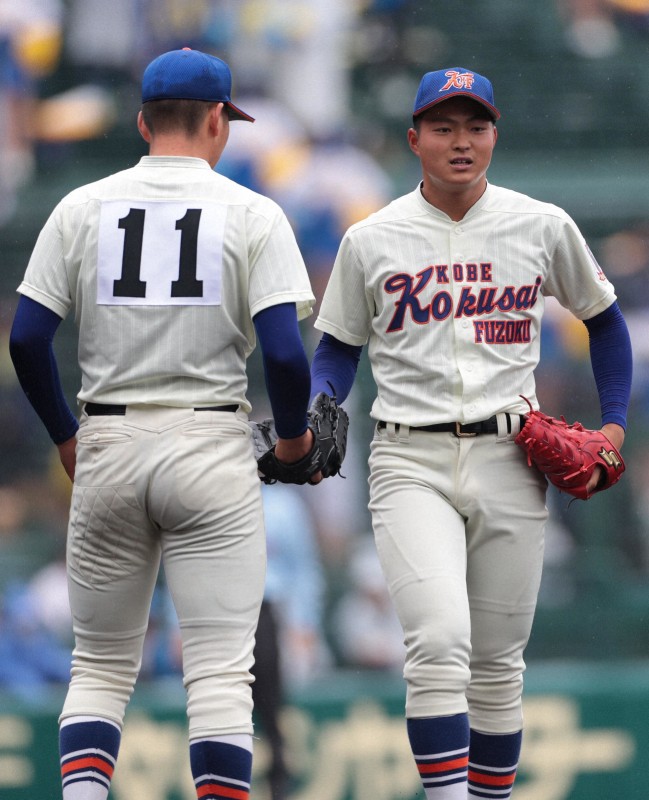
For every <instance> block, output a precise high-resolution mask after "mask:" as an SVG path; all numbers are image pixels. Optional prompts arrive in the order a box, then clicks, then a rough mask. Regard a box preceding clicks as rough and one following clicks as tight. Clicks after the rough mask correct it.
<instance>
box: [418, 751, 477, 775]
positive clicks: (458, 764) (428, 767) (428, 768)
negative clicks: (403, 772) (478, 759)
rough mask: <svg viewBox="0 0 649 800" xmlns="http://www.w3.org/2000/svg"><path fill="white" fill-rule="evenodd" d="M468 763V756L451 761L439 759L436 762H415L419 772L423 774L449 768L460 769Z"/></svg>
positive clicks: (444, 770) (445, 770)
mask: <svg viewBox="0 0 649 800" xmlns="http://www.w3.org/2000/svg"><path fill="white" fill-rule="evenodd" d="M468 763H469V757H468V756H464V757H463V758H454V759H453V760H452V761H440V762H439V763H437V764H417V766H418V768H419V774H420V775H425V774H426V773H428V772H447V771H448V770H451V769H461V768H462V767H466V766H467V765H468Z"/></svg>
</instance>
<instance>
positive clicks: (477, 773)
mask: <svg viewBox="0 0 649 800" xmlns="http://www.w3.org/2000/svg"><path fill="white" fill-rule="evenodd" d="M522 739H523V734H522V731H518V732H517V733H504V734H490V733H478V731H474V730H472V731H471V745H470V749H469V797H482V798H488V800H495V798H498V800H508V798H510V797H511V796H512V788H513V786H514V781H515V779H516V769H517V768H518V759H519V757H520V752H521V742H522Z"/></svg>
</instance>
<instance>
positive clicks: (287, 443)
mask: <svg viewBox="0 0 649 800" xmlns="http://www.w3.org/2000/svg"><path fill="white" fill-rule="evenodd" d="M315 445H316V438H315V434H314V433H313V431H312V430H311V428H307V429H306V431H305V432H304V433H303V434H302V436H297V437H296V438H295V439H280V438H278V439H277V443H276V444H275V457H276V458H277V460H278V461H280V462H281V463H282V464H285V465H287V466H288V465H291V464H294V463H295V462H297V461H301V460H302V459H303V458H305V457H306V456H308V455H309V453H311V452H312V451H313V448H314V446H315ZM321 480H322V472H321V471H319V470H318V472H316V473H314V474H313V475H311V476H310V477H309V483H314V484H315V483H320V481H321Z"/></svg>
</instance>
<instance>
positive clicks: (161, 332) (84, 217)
mask: <svg viewBox="0 0 649 800" xmlns="http://www.w3.org/2000/svg"><path fill="white" fill-rule="evenodd" d="M18 291H19V292H21V293H22V294H24V295H26V296H28V297H30V298H32V299H33V300H36V301H37V302H39V303H41V304H42V305H44V306H47V307H48V308H49V309H51V310H52V311H54V312H56V313H57V314H58V315H59V316H61V317H62V318H65V316H66V315H67V314H68V312H69V310H70V309H71V308H72V307H73V306H74V308H75V315H76V316H75V319H76V322H77V325H78V326H79V364H80V367H81V372H82V386H81V390H80V392H79V400H81V401H93V402H98V403H123V404H133V403H136V404H141V403H148V404H158V405H167V406H190V407H192V406H200V405H229V404H239V405H240V406H241V408H242V409H243V410H244V411H246V412H249V411H250V404H249V402H248V400H247V399H246V390H247V378H246V372H245V362H246V358H247V357H248V356H249V355H250V352H251V351H252V349H253V348H254V346H255V331H254V325H253V323H252V317H253V316H254V315H255V314H256V313H258V312H259V311H261V310H263V309H264V308H267V307H269V306H272V305H276V304H278V303H295V304H296V306H297V310H298V318H300V319H301V318H303V317H305V316H307V315H308V314H310V313H311V311H312V305H313V303H314V300H315V298H314V296H313V293H312V291H311V286H310V283H309V278H308V275H307V271H306V268H305V265H304V261H303V259H302V256H301V254H300V252H299V249H298V246H297V243H296V241H295V237H294V234H293V231H292V229H291V227H290V225H289V223H288V220H287V219H286V216H285V215H284V213H283V212H282V210H281V209H280V208H279V206H278V205H277V204H276V203H274V202H273V201H272V200H270V199H268V198H266V197H263V196H262V195H259V194H256V193H255V192H252V191H250V190H249V189H246V188H244V187H242V186H240V185H238V184H236V183H234V182H232V181H231V180H229V179H228V178H225V177H223V176H222V175H219V174H217V173H216V172H214V171H213V170H212V169H211V167H210V166H209V164H208V163H207V162H206V161H204V160H203V159H199V158H187V157H168V156H145V157H143V158H142V159H141V160H140V162H139V163H138V164H137V165H136V166H135V167H133V168H131V169H127V170H124V171H122V172H119V173H116V174H114V175H111V176H109V177H107V178H105V179H103V180H100V181H97V182H96V183H92V184H89V185H87V186H82V187H81V188H79V189H76V190H75V191H73V192H71V193H70V194H69V195H67V196H66V197H65V198H64V199H63V200H62V201H61V202H60V203H59V205H58V206H57V207H56V208H55V210H54V211H53V213H52V215H51V216H50V218H49V220H48V221H47V223H46V225H45V226H44V228H43V230H42V232H41V235H40V237H39V239H38V241H37V243H36V246H35V248H34V251H33V253H32V257H31V259H30V262H29V265H28V267H27V271H26V273H25V278H24V280H23V282H22V283H21V284H20V286H19V289H18Z"/></svg>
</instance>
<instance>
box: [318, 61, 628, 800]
mask: <svg viewBox="0 0 649 800" xmlns="http://www.w3.org/2000/svg"><path fill="white" fill-rule="evenodd" d="M499 117H500V113H499V111H498V109H497V108H496V106H495V104H494V96H493V89H492V85H491V83H490V81H489V80H488V79H487V78H485V77H484V76H482V75H479V74H478V73H476V72H474V71H473V70H470V69H465V68H463V67H455V68H450V69H442V70H435V71H432V72H429V73H427V74H426V75H424V76H423V78H422V80H421V84H420V86H419V90H418V92H417V96H416V100H415V104H414V109H413V123H412V127H411V128H410V129H409V130H408V144H409V146H410V149H411V150H412V152H413V153H414V154H415V156H417V158H418V159H419V160H420V162H421V170H422V181H421V182H420V183H419V185H418V186H417V187H416V188H415V189H414V191H412V192H410V193H408V194H406V195H405V196H403V197H400V198H398V199H397V200H395V201H394V202H392V203H390V204H389V205H388V206H387V207H385V208H384V209H382V210H380V211H378V212H377V213H374V214H372V215H371V216H370V217H368V218H367V219H366V220H364V221H361V222H359V223H357V224H355V225H353V226H352V227H351V228H350V229H349V230H348V231H347V233H346V234H345V236H344V238H343V241H342V243H341V245H340V248H339V251H338V255H337V258H336V261H335V264H334V267H333V271H332V274H331V276H330V279H329V282H328V286H327V288H326V291H325V294H324V298H323V300H322V305H321V308H320V312H319V316H318V319H317V321H316V323H315V325H316V328H318V329H319V330H321V331H323V336H322V338H321V341H320V343H319V345H318V348H317V350H316V353H315V356H314V359H313V363H312V367H311V378H312V392H313V393H314V394H315V393H317V392H321V391H324V392H329V393H331V392H332V389H331V387H335V392H336V395H337V398H338V401H339V402H343V401H344V399H345V397H346V396H347V394H348V392H349V390H350V388H351V385H352V383H353V380H354V376H355V374H356V369H357V364H358V359H359V357H360V354H361V350H362V348H363V347H364V346H365V345H366V344H367V345H368V348H369V358H370V363H371V367H372V373H373V376H374V380H375V383H376V388H377V395H376V399H375V400H374V404H373V406H372V410H371V416H372V417H373V418H374V419H375V420H376V428H375V433H374V438H373V441H372V443H371V455H370V459H369V467H370V476H369V489H370V511H371V515H372V523H373V528H374V534H375V540H376V546H377V549H378V554H379V557H380V560H381V564H382V567H383V571H384V574H385V577H386V580H387V584H388V587H389V590H390V593H391V596H392V598H393V602H394V604H395V607H396V610H397V612H398V615H399V618H400V621H401V624H402V627H403V631H404V637H405V645H406V663H405V671H404V676H405V680H406V683H407V699H406V717H407V730H408V735H409V739H410V743H411V747H412V752H413V755H414V758H415V761H416V764H417V767H418V769H419V772H420V775H421V779H422V784H423V787H424V790H425V793H426V797H427V800H466V798H467V797H471V798H478V797H480V798H498V800H505V798H509V797H510V795H511V790H512V786H513V784H514V779H515V775H516V769H517V764H518V759H519V751H520V746H521V736H522V727H523V717H522V712H521V695H522V688H523V671H524V668H525V665H524V661H523V651H524V649H525V646H526V644H527V641H528V637H529V635H530V630H531V626H532V618H533V614H534V609H535V605H536V599H537V592H538V588H539V583H540V578H541V567H542V561H543V535H544V527H545V524H546V520H547V516H548V511H547V508H546V503H545V495H546V486H547V483H546V479H545V477H544V475H543V474H542V473H541V472H540V471H539V470H538V469H530V468H529V467H528V465H527V461H526V457H525V454H524V452H523V450H522V449H521V448H520V447H518V446H517V443H516V442H515V438H516V436H517V434H518V433H519V431H520V430H521V425H522V423H523V421H524V418H523V415H525V413H526V412H527V411H528V406H527V404H526V401H525V399H523V398H524V397H525V398H527V399H528V400H529V401H530V403H531V404H532V405H533V406H535V407H537V405H538V404H537V401H536V394H535V382H534V370H535V368H536V366H537V364H538V362H539V357H540V329H541V318H542V314H543V307H544V301H545V297H546V296H554V297H555V298H556V299H557V300H558V301H559V302H560V303H561V304H562V305H563V306H565V307H566V308H567V309H569V310H570V311H571V312H572V313H573V314H574V315H575V316H576V317H577V318H578V319H580V320H582V321H583V322H584V324H585V326H586V328H587V329H588V334H589V337H590V353H591V362H592V368H593V372H594V376H595V380H596V383H597V389H598V392H599V398H600V402H601V413H602V431H603V432H604V433H605V434H606V436H607V437H608V439H609V440H610V442H611V443H613V444H614V445H615V446H616V447H617V448H619V447H620V446H621V445H622V442H623V439H624V434H625V428H626V414H627V406H628V400H629V394H630V383H631V372H632V368H631V347H630V341H629V335H628V331H627V327H626V323H625V321H624V318H623V316H622V313H621V311H620V309H619V307H618V304H617V302H616V296H615V293H614V290H613V286H612V285H611V284H610V283H609V281H608V280H607V279H606V277H605V276H604V274H603V273H602V270H601V269H600V268H599V266H598V265H597V263H596V261H595V259H594V258H593V255H592V254H591V252H590V250H589V248H588V246H587V244H586V242H585V241H584V238H583V236H582V235H581V233H580V232H579V230H578V229H577V226H576V225H575V223H574V222H573V221H572V220H571V219H570V217H569V216H568V215H567V214H566V213H565V212H564V211H563V210H561V209H560V208H557V207H556V206H554V205H550V204H548V203H542V202H538V201H536V200H533V199H532V198H530V197H527V196H525V195H522V194H519V193H517V192H513V191H509V190H507V189H504V188H500V187H498V186H493V185H491V184H490V183H489V182H488V181H487V177H486V175H487V169H488V167H489V164H490V161H491V157H492V153H493V150H494V147H495V145H496V139H497V131H496V121H497V120H498V119H499ZM328 387H329V388H328ZM597 469H598V470H600V471H601V467H598V468H597ZM598 480H599V476H598V472H594V473H593V475H592V478H591V480H590V481H589V483H590V486H589V487H588V490H589V492H590V491H593V490H594V489H595V487H596V484H597V481H598Z"/></svg>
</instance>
